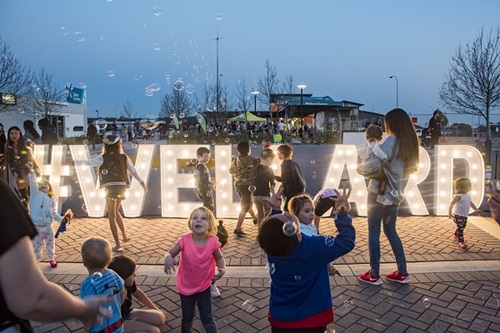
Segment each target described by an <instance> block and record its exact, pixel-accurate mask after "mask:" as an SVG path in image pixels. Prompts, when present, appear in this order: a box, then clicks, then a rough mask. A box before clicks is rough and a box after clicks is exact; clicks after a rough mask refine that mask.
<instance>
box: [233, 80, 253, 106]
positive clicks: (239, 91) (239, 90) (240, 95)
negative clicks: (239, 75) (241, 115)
mask: <svg viewBox="0 0 500 333" xmlns="http://www.w3.org/2000/svg"><path fill="white" fill-rule="evenodd" d="M251 105H252V104H251V101H250V94H249V92H248V89H247V86H246V82H245V79H241V80H239V81H238V85H237V86H236V106H237V107H238V109H239V110H242V111H244V112H246V111H248V110H250V109H251Z"/></svg>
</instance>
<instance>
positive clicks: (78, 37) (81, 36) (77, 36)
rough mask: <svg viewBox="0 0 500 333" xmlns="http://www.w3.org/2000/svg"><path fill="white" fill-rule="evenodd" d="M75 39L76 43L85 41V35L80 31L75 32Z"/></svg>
mask: <svg viewBox="0 0 500 333" xmlns="http://www.w3.org/2000/svg"><path fill="white" fill-rule="evenodd" d="M75 40H76V42H77V43H83V42H85V35H84V34H83V32H81V31H77V32H75Z"/></svg>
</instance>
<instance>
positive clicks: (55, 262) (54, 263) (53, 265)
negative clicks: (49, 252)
mask: <svg viewBox="0 0 500 333" xmlns="http://www.w3.org/2000/svg"><path fill="white" fill-rule="evenodd" d="M49 263H50V267H52V268H56V267H57V261H55V260H51V261H50V262H49Z"/></svg>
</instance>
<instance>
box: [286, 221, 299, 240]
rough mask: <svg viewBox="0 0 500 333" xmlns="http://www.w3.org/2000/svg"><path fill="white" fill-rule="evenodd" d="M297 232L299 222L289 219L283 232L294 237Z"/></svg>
mask: <svg viewBox="0 0 500 333" xmlns="http://www.w3.org/2000/svg"><path fill="white" fill-rule="evenodd" d="M296 233H297V224H296V223H295V222H293V221H287V222H285V224H283V234H284V235H285V236H287V237H292V236H294V235H295V234H296Z"/></svg>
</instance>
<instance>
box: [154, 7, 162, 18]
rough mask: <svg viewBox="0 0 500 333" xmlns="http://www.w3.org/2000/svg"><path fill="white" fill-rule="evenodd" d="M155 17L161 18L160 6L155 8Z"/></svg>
mask: <svg viewBox="0 0 500 333" xmlns="http://www.w3.org/2000/svg"><path fill="white" fill-rule="evenodd" d="M153 15H154V16H160V15H161V8H160V7H158V6H155V7H153Z"/></svg>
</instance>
